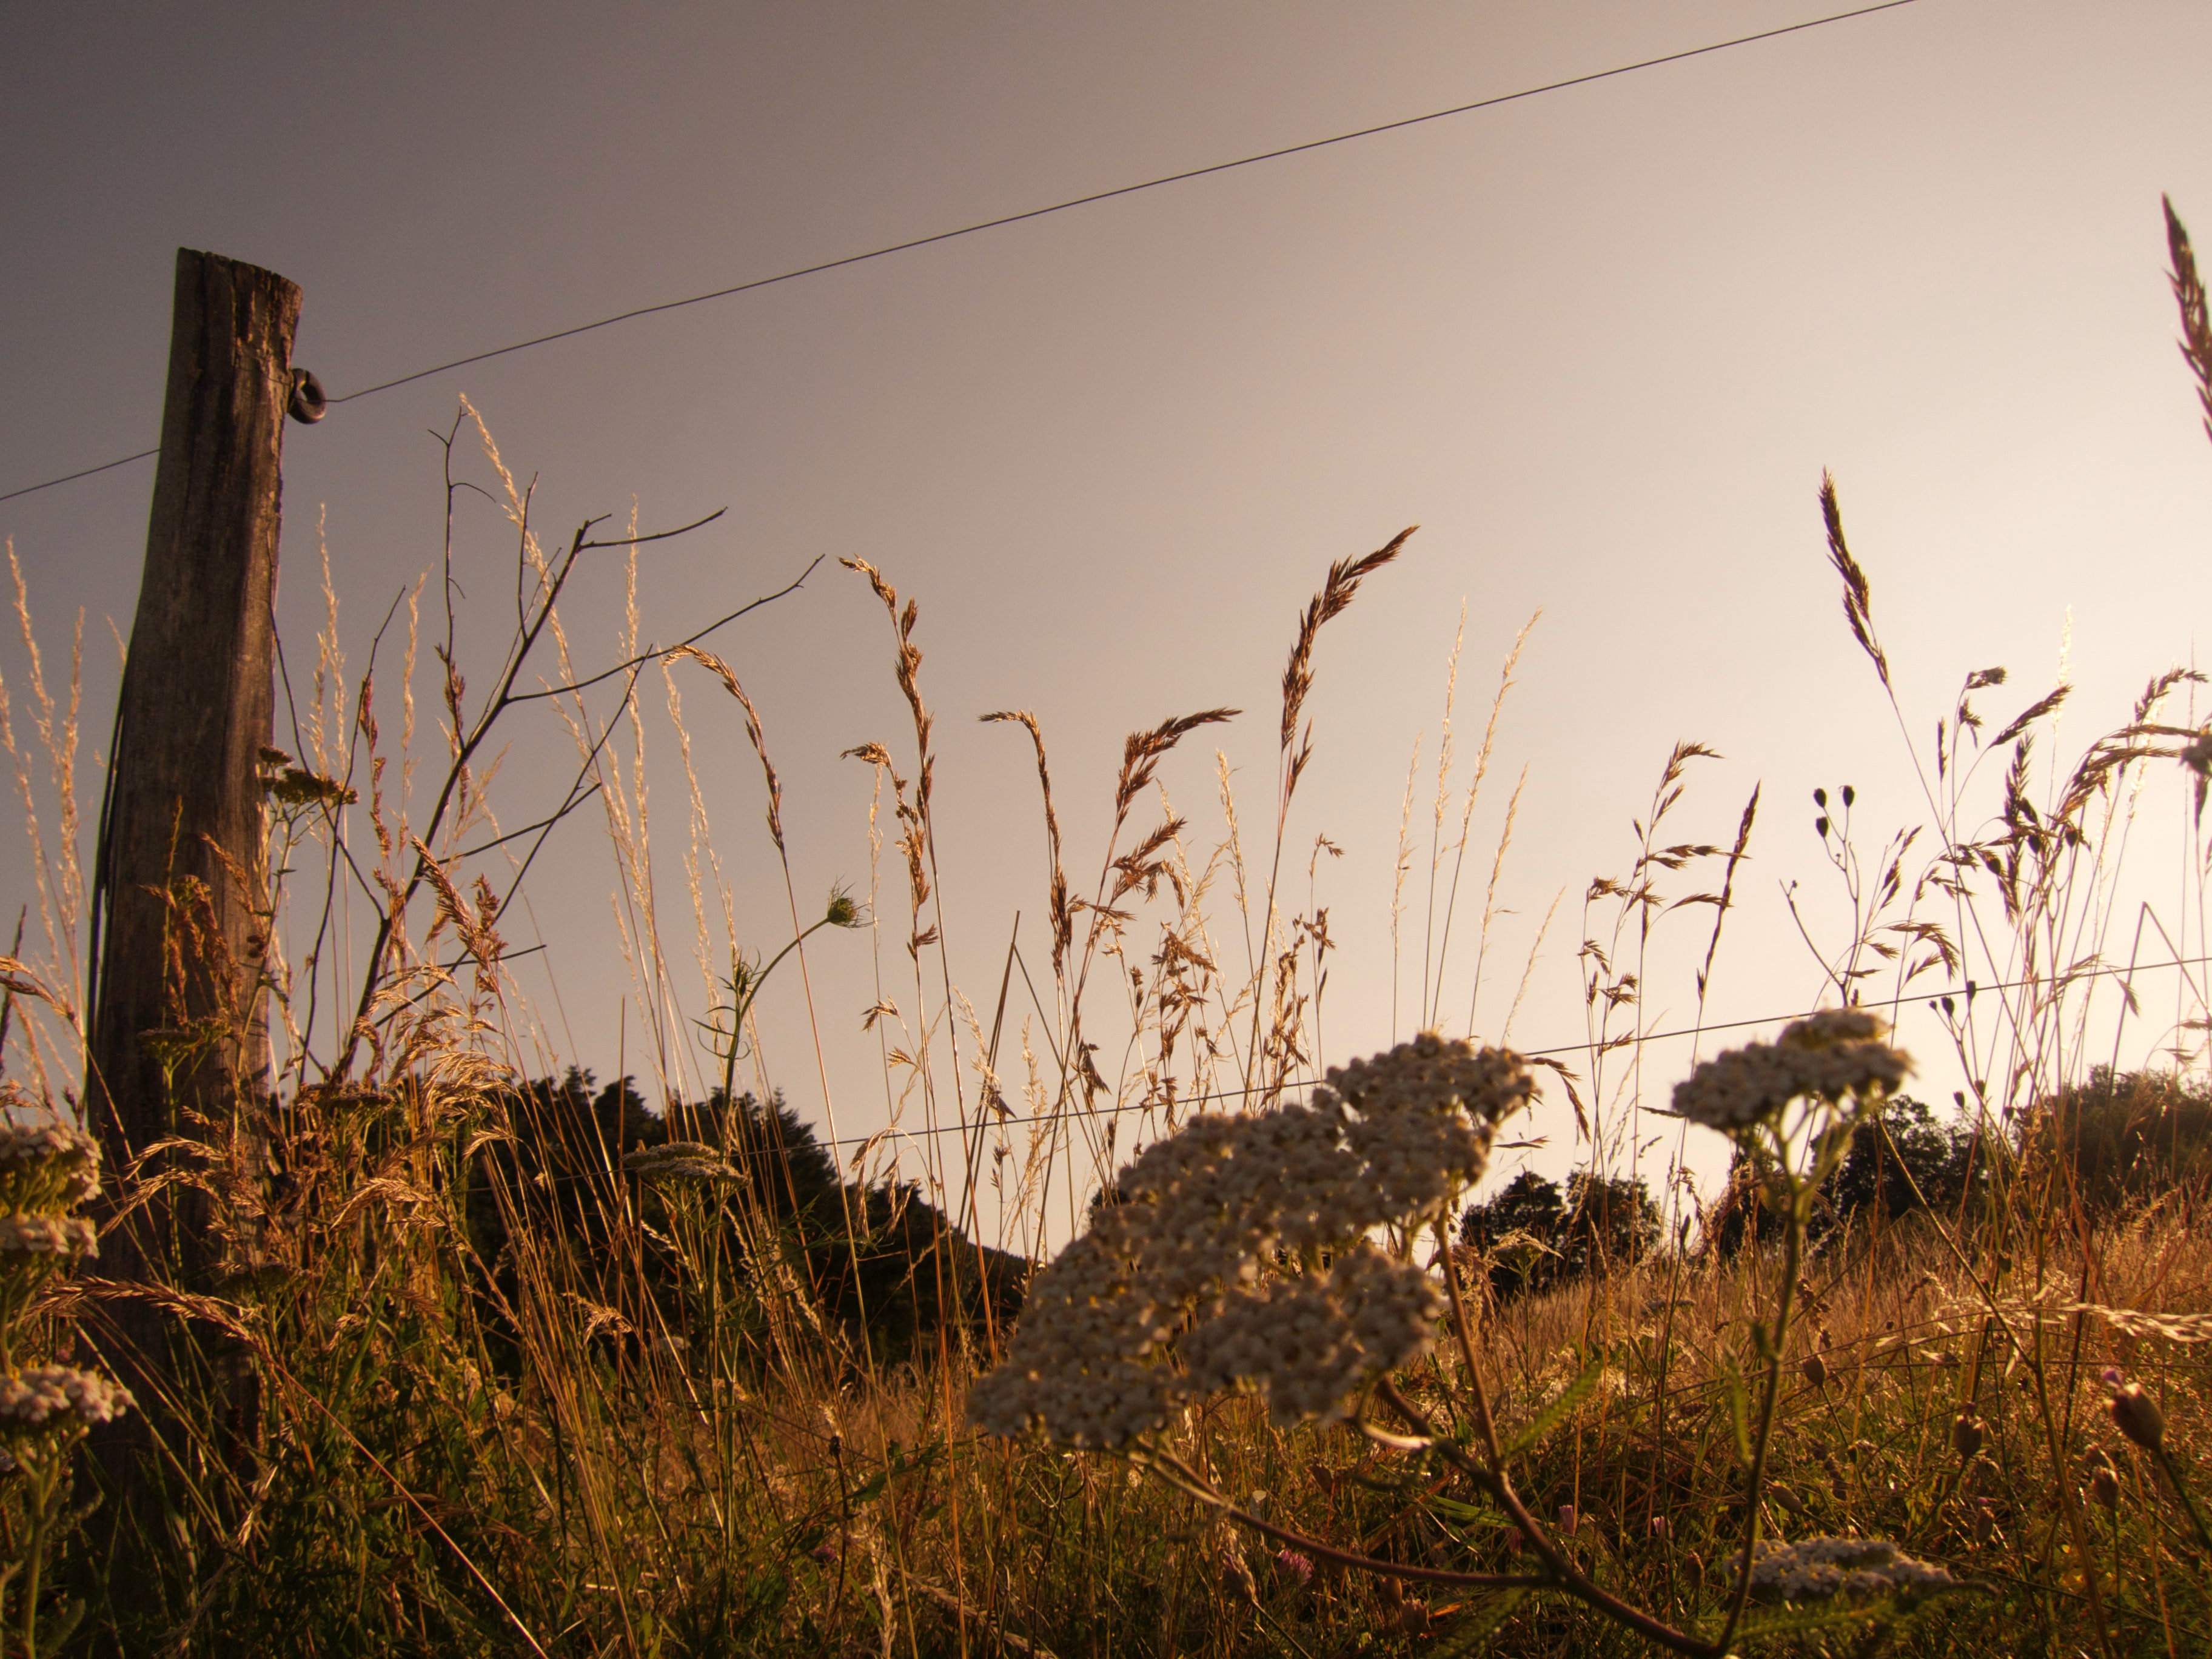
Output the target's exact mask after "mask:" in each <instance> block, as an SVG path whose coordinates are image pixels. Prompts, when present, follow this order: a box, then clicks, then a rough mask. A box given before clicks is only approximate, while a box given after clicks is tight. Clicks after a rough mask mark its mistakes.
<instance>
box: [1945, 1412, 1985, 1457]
mask: <svg viewBox="0 0 2212 1659" xmlns="http://www.w3.org/2000/svg"><path fill="white" fill-rule="evenodd" d="M1982 1435H1983V1431H1982V1419H1980V1418H1978V1417H1977V1416H1975V1415H1974V1414H1973V1413H1972V1412H1962V1413H1960V1416H1959V1420H1958V1421H1957V1422H1955V1423H1954V1424H1953V1425H1951V1449H1952V1450H1953V1451H1954V1452H1956V1453H1958V1454H1959V1461H1960V1462H1961V1463H1971V1462H1973V1461H1974V1455H1975V1454H1976V1453H1977V1452H1978V1451H1980V1450H1981V1449H1982Z"/></svg>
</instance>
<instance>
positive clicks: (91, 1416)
mask: <svg viewBox="0 0 2212 1659" xmlns="http://www.w3.org/2000/svg"><path fill="white" fill-rule="evenodd" d="M134 1403H135V1402H134V1401H132V1400H131V1390H130V1389H126V1388H125V1387H124V1386H123V1385H122V1384H121V1383H115V1382H111V1381H110V1380H109V1379H107V1378H106V1377H104V1376H100V1374H99V1373H98V1372H97V1371H80V1370H73V1369H71V1368H70V1366H67V1365H33V1366H30V1367H29V1368H27V1370H20V1371H15V1372H12V1373H10V1374H9V1375H8V1376H0V1434H5V1433H10V1432H12V1433H16V1434H21V1433H22V1432H24V1431H27V1430H40V1429H49V1428H55V1427H60V1426H64V1425H66V1426H72V1427H77V1428H86V1429H88V1428H90V1427H92V1426H93V1425H94V1424H96V1423H112V1422H113V1421H114V1420H115V1419H117V1418H118V1417H120V1416H122V1415H123V1413H125V1412H126V1411H128V1410H129V1409H130V1408H131V1406H132V1405H133V1404H134Z"/></svg>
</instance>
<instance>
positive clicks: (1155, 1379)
mask: <svg viewBox="0 0 2212 1659" xmlns="http://www.w3.org/2000/svg"><path fill="white" fill-rule="evenodd" d="M1532 1087H1533V1085H1532V1084H1531V1082H1530V1080H1529V1078H1528V1067H1527V1065H1526V1063H1525V1062H1524V1061H1522V1059H1521V1058H1520V1056H1518V1055H1517V1054H1511V1053H1510V1052H1508V1051H1506V1050H1504V1049H1498V1048H1482V1049H1478V1048H1475V1047H1474V1045H1473V1044H1472V1043H1468V1042H1448V1041H1446V1040H1445V1039H1443V1038H1442V1037H1439V1036H1436V1035H1435V1034H1433V1033H1424V1034H1423V1035H1422V1036H1419V1037H1416V1038H1414V1039H1413V1041H1412V1042H1405V1043H1401V1044H1400V1045H1399V1046H1398V1047H1397V1048H1393V1049H1391V1050H1390V1051H1389V1053H1387V1054H1379V1055H1376V1057H1375V1058H1373V1059H1371V1060H1361V1061H1357V1062H1354V1063H1353V1064H1352V1065H1350V1066H1344V1067H1341V1068H1339V1069H1335V1070H1332V1071H1331V1072H1330V1073H1328V1081H1327V1082H1326V1083H1325V1084H1323V1085H1322V1086H1320V1087H1318V1088H1316V1090H1315V1091H1313V1095H1312V1097H1311V1099H1310V1101H1309V1102H1308V1103H1304V1104H1299V1103H1291V1104H1287V1105H1285V1106H1282V1107H1279V1108H1277V1109H1273V1110H1272V1111H1267V1112H1260V1113H1255V1114H1252V1115H1241V1116H1239V1115H1200V1116H1199V1117H1195V1118H1193V1119H1191V1120H1190V1121H1188V1123H1187V1124H1185V1125H1184V1127H1182V1130H1181V1131H1179V1132H1178V1133H1176V1134H1174V1135H1172V1136H1170V1138H1169V1139H1165V1140H1163V1141H1160V1142H1158V1143H1157V1144H1155V1145H1154V1146H1151V1147H1149V1148H1147V1149H1146V1151H1145V1152H1144V1153H1143V1154H1142V1155H1141V1156H1140V1157H1139V1158H1137V1159H1136V1160H1135V1161H1134V1162H1133V1163H1132V1164H1130V1165H1129V1167H1128V1168H1127V1169H1126V1170H1123V1171H1122V1172H1121V1176H1119V1177H1118V1178H1117V1179H1116V1180H1115V1182H1114V1184H1113V1186H1112V1187H1111V1188H1109V1191H1108V1192H1107V1194H1104V1195H1103V1197H1102V1201H1101V1202H1100V1203H1099V1205H1098V1206H1097V1209H1096V1212H1095V1213H1094V1215H1093V1218H1092V1221H1091V1230H1090V1231H1089V1232H1088V1233H1087V1234H1086V1235H1085V1237H1081V1238H1079V1239H1078V1240H1076V1241H1075V1243H1073V1244H1071V1245H1070V1246H1069V1247H1068V1248H1067V1249H1066V1250H1064V1251H1062V1252H1061V1254H1060V1256H1059V1257H1058V1258H1057V1259H1055V1260H1054V1261H1053V1263H1052V1264H1051V1266H1049V1267H1047V1268H1046V1269H1045V1270H1044V1272H1043V1273H1041V1274H1039V1275H1038V1276H1037V1279H1036V1281H1035V1283H1034V1284H1033V1285H1031V1287H1030V1297H1029V1301H1028V1303H1027V1304H1026V1305H1025V1306H1024V1310H1023V1312H1022V1317H1021V1322H1020V1323H1019V1325H1018V1327H1017V1328H1016V1329H1015V1333H1014V1338H1013V1343H1012V1348H1011V1351H1010V1352H1009V1353H1008V1355H1007V1358H1006V1364H1004V1365H1002V1366H1001V1367H1000V1369H999V1370H995V1371H994V1372H992V1373H991V1374H990V1375H989V1376H985V1377H983V1378H981V1380H979V1381H978V1382H977V1383H976V1384H975V1388H974V1389H973V1390H972V1391H971V1392H970V1395H969V1415H970V1416H971V1417H972V1418H973V1419H975V1422H977V1423H978V1424H979V1425H981V1426H982V1427H984V1428H986V1429H987V1430H989V1431H991V1432H993V1433H995V1434H1002V1435H1018V1434H1022V1433H1025V1432H1029V1431H1033V1430H1038V1429H1042V1431H1044V1433H1045V1434H1046V1435H1048V1437H1051V1438H1052V1439H1054V1440H1056V1441H1059V1442H1060V1443H1062V1444H1065V1445H1071V1446H1078V1447H1090V1448H1099V1447H1106V1448H1110V1447H1116V1446H1121V1445H1123V1444H1126V1443H1127V1442H1128V1441H1129V1440H1130V1439H1131V1438H1133V1437H1135V1436H1137V1435H1139V1434H1144V1433H1147V1432H1150V1431H1152V1430H1154V1429H1156V1428H1158V1427H1159V1426H1160V1425H1163V1424H1164V1423H1165V1422H1166V1421H1167V1419H1168V1418H1169V1416H1170V1414H1171V1413H1173V1412H1174V1411H1175V1410H1176V1409H1177V1408H1178V1407H1180V1406H1181V1405H1182V1402H1183V1401H1186V1400H1188V1399H1189V1398H1192V1397H1194V1396H1200V1395H1207V1394H1211V1393H1213V1392H1215V1391H1217V1390H1218V1389H1224V1388H1231V1387H1239V1388H1248V1389H1252V1390H1253V1391H1255V1392H1257V1393H1261V1394H1264V1395H1266V1396H1267V1401H1268V1403H1269V1408H1270V1410H1271V1411H1272V1412H1273V1413H1274V1414H1275V1415H1276V1416H1277V1417H1278V1419H1280V1420H1283V1421H1297V1420H1301V1419H1313V1418H1323V1419H1326V1418H1328V1417H1332V1416H1336V1415H1340V1414H1341V1411H1342V1407H1343V1404H1344V1401H1346V1398H1347V1397H1348V1396H1349V1395H1351V1394H1352V1393H1353V1392H1354V1391H1355V1390H1357V1389H1358V1388H1360V1387H1362V1386H1364V1384H1365V1383H1367V1382H1370V1381H1371V1380H1372V1379H1373V1378H1375V1377H1376V1376H1381V1375H1383V1374H1384V1373H1385V1372H1387V1371H1389V1370H1394V1369H1395V1368H1396V1367H1397V1366H1399V1365H1401V1364H1404V1363H1405V1362H1406V1361H1407V1359H1409V1358H1413V1356H1414V1355H1415V1354H1417V1353H1419V1352H1420V1351H1421V1350H1422V1348H1423V1347H1424V1346H1425V1344H1426V1343H1427V1341H1428V1340H1429V1332H1430V1328H1431V1325H1432V1324H1433V1322H1434V1321H1435V1319H1436V1317H1437V1310H1438V1307H1439V1305H1440V1304H1439V1303H1438V1301H1437V1297H1436V1294H1435V1292H1434V1291H1433V1289H1432V1288H1431V1287H1430V1285H1428V1282H1427V1278H1426V1275H1425V1274H1423V1273H1420V1272H1419V1270H1417V1269H1414V1268H1412V1267H1406V1266H1404V1265H1402V1264H1401V1263H1398V1262H1395V1261H1391V1260H1389V1258H1388V1257H1386V1256H1384V1255H1382V1254H1380V1253H1379V1252H1377V1251H1376V1250H1374V1249H1371V1248H1370V1247H1369V1246H1367V1245H1365V1244H1364V1243H1362V1242H1361V1241H1362V1239H1363V1238H1364V1235H1365V1234H1366V1233H1367V1232H1368V1231H1370V1229H1372V1228H1375V1227H1377V1226H1380V1225H1383V1223H1385V1222H1395V1223H1397V1224H1398V1225H1401V1226H1408V1227H1410V1226H1412V1225H1416V1224H1418V1223H1419V1222H1420V1221H1422V1220H1425V1219H1427V1218H1431V1217H1433V1216H1435V1215H1437V1214H1438V1213H1440V1212H1442V1211H1443V1208H1444V1206H1446V1205H1448V1204H1449V1202H1450V1201H1451V1200H1452V1199H1453V1198H1454V1197H1455V1195H1456V1194H1458V1193H1459V1192H1460V1191H1462V1189H1464V1188H1466V1187H1467V1186H1468V1184H1469V1183H1471V1182H1474V1180H1475V1179H1476V1178H1477V1177H1478V1176H1480V1175H1481V1173H1482V1170H1483V1166H1484V1164H1486V1162H1487V1161H1488V1158H1489V1153H1490V1142H1491V1135H1492V1129H1493V1127H1494V1126H1495V1124H1496V1123H1497V1121H1498V1119H1499V1118H1500V1117H1502V1116H1504V1115H1505V1114H1506V1113H1507V1112H1509V1111H1510V1110H1512V1109H1514V1108H1516V1106H1519V1105H1520V1104H1522V1103H1523V1102H1525V1101H1526V1100H1527V1099H1528V1096H1529V1094H1530V1092H1531V1091H1532ZM1327 1255H1333V1256H1334V1262H1333V1265H1332V1266H1331V1267H1328V1269H1327V1270H1325V1271H1323V1270H1316V1271H1314V1272H1310V1273H1305V1274H1304V1275H1301V1276H1297V1277H1295V1278H1292V1279H1289V1280H1287V1281H1285V1282H1279V1283H1273V1284H1267V1285H1263V1283H1262V1281H1263V1280H1265V1279H1268V1277H1269V1276H1270V1275H1271V1274H1272V1273H1273V1272H1275V1271H1276V1270H1277V1268H1278V1267H1279V1265H1281V1264H1283V1263H1284V1262H1285V1261H1286V1260H1287V1261H1305V1262H1307V1263H1309V1264H1313V1263H1316V1262H1317V1261H1319V1260H1320V1259H1321V1258H1322V1257H1323V1256H1327ZM1192 1327H1194V1328H1192ZM1178 1333H1182V1334H1181V1335H1180V1336H1179V1335H1178ZM1171 1346H1172V1347H1174V1348H1176V1350H1177V1352H1178V1355H1179V1357H1180V1358H1181V1359H1182V1362H1183V1365H1184V1371H1183V1374H1182V1375H1177V1374H1176V1372H1175V1371H1174V1370H1171V1369H1170V1367H1169V1366H1168V1365H1167V1364H1164V1358H1165V1355H1166V1353H1167V1351H1168V1350H1169V1349H1170V1347H1171Z"/></svg>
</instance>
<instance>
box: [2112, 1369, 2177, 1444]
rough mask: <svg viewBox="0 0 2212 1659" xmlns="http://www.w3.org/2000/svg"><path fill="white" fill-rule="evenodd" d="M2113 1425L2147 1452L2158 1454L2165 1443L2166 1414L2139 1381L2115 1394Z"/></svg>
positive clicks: (2113, 1398)
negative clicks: (2156, 1452) (2143, 1389)
mask: <svg viewBox="0 0 2212 1659" xmlns="http://www.w3.org/2000/svg"><path fill="white" fill-rule="evenodd" d="M2112 1425H2113V1426H2114V1427H2115V1428H2117V1429H2118V1430H2119V1431H2120V1432H2121V1433H2122V1434H2124V1435H2125V1436H2127V1437H2128V1438H2129V1439H2130V1440H2132V1441H2134V1442H2135V1443H2136V1444H2137V1445H2138V1446H2141V1447H2142V1449H2144V1450H2145V1451H2156V1450H2157V1449H2159V1448H2160V1446H2162V1445H2163V1444H2165V1443H2166V1413H2163V1412H2161V1411H2160V1410H2159V1408H2158V1402H2157V1401H2154V1400H2153V1399H2152V1398H2151V1397H2150V1396H2149V1395H2147V1394H2145V1393H2144V1392H2143V1391H2142V1383H2129V1384H2128V1385H2127V1386H2126V1387H2125V1388H2124V1389H2120V1390H2119V1391H2118V1393H2116V1394H2114V1395H2112Z"/></svg>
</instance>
